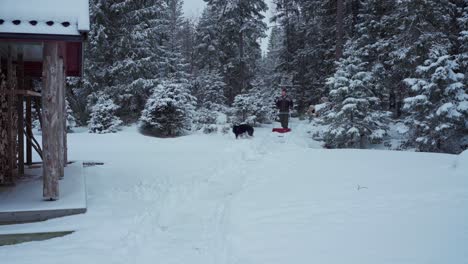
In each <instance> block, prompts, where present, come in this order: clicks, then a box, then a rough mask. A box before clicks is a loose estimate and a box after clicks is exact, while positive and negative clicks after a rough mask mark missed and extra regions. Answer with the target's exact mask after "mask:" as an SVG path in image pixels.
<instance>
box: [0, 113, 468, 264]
mask: <svg viewBox="0 0 468 264" xmlns="http://www.w3.org/2000/svg"><path fill="white" fill-rule="evenodd" d="M272 127H273V125H270V126H264V127H262V128H256V131H255V137H254V138H252V139H242V140H235V139H234V135H233V134H231V133H230V134H227V135H222V134H218V135H204V134H201V133H200V134H194V135H190V136H185V137H180V138H174V139H158V138H152V137H146V136H143V135H141V134H140V133H138V132H137V129H136V128H135V127H129V128H126V129H124V130H123V131H122V132H119V133H116V134H105V135H98V134H88V133H85V132H83V133H75V134H70V135H69V144H70V147H69V151H70V158H71V159H72V160H85V161H88V160H92V161H102V162H104V163H105V165H104V166H98V167H90V168H86V169H85V172H86V177H87V179H86V180H87V188H88V212H87V213H86V214H84V215H78V216H72V217H66V218H60V219H55V220H50V221H47V222H42V223H35V224H25V225H16V226H0V230H9V232H27V231H28V230H35V231H38V230H41V229H44V230H45V229H47V230H48V231H50V230H51V229H53V230H70V229H73V230H76V232H75V233H73V234H71V235H68V236H65V237H62V238H56V239H52V240H48V241H42V242H30V243H24V244H19V245H15V246H6V247H0V259H2V263H15V264H23V263H24V264H26V263H28V264H29V263H36V264H42V263H47V264H52V263H69V264H74V263H77V264H84V263H125V264H130V263H138V264H144V263H165V264H169V263H180V264H187V263H200V264H209V263H213V264H224V263H230V264H241V263H242V264H250V263H252V264H261V263H265V264H272V263H304V264H309V263H340V264H342V263H359V264H365V263H369V264H375V263H412V264H418V263H468V251H467V250H466V249H467V248H468V221H467V219H468V188H467V187H468V177H467V176H468V174H467V173H466V172H467V171H468V168H467V167H468V165H467V164H468V155H467V153H466V152H465V153H464V154H462V155H460V156H455V155H446V154H426V153H415V152H396V151H394V152H391V151H379V150H374V151H369V150H324V149H321V147H320V143H319V142H316V141H313V140H312V139H311V138H310V134H309V133H307V132H308V128H309V126H308V125H307V124H306V122H301V121H297V120H294V122H293V123H292V125H291V127H292V129H293V133H291V134H288V135H285V136H284V137H278V136H277V135H276V134H272V133H271V128H272ZM4 260H7V261H6V262H4Z"/></svg>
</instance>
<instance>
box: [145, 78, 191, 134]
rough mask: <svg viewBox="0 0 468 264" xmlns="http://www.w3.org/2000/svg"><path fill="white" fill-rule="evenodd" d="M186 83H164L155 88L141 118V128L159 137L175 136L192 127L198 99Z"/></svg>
mask: <svg viewBox="0 0 468 264" xmlns="http://www.w3.org/2000/svg"><path fill="white" fill-rule="evenodd" d="M187 87H188V85H187V84H186V83H163V84H161V85H159V86H158V87H157V88H156V89H154V91H153V93H152V95H151V97H150V98H149V99H148V101H147V102H146V106H145V109H144V110H143V112H142V115H141V118H140V130H141V131H142V132H143V133H146V134H150V135H153V136H158V137H175V136H181V135H183V134H185V133H186V132H187V131H189V130H190V129H191V125H192V120H193V116H194V110H195V104H196V99H195V98H194V97H193V96H192V95H190V91H189V90H188V88H187Z"/></svg>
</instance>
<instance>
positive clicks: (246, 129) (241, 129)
mask: <svg viewBox="0 0 468 264" xmlns="http://www.w3.org/2000/svg"><path fill="white" fill-rule="evenodd" d="M232 132H233V133H234V134H235V135H236V139H237V138H238V137H239V136H240V135H242V134H244V133H247V134H249V136H251V137H253V133H254V129H253V127H252V126H250V125H246V124H243V125H238V126H234V127H233V128H232Z"/></svg>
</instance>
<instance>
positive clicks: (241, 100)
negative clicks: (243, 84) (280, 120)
mask: <svg viewBox="0 0 468 264" xmlns="http://www.w3.org/2000/svg"><path fill="white" fill-rule="evenodd" d="M253 84H254V85H255V86H254V88H252V89H251V90H250V91H249V92H248V93H245V94H239V95H237V96H236V97H235V99H234V103H233V105H232V110H233V115H234V118H233V122H234V123H236V124H242V123H247V124H250V125H258V124H261V123H271V122H272V121H273V120H274V119H275V117H276V114H277V111H276V109H275V106H274V100H275V97H274V96H273V95H272V93H271V92H270V91H269V89H268V90H267V89H265V88H266V87H265V86H264V85H263V83H262V82H260V81H257V82H254V83H253Z"/></svg>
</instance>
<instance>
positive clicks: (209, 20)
mask: <svg viewBox="0 0 468 264" xmlns="http://www.w3.org/2000/svg"><path fill="white" fill-rule="evenodd" d="M219 30H220V28H219V25H218V24H217V19H216V17H215V14H214V12H213V9H211V8H209V7H207V8H205V9H204V11H203V14H202V16H201V17H200V21H199V22H198V25H197V29H196V33H195V34H196V37H195V41H196V46H195V64H196V67H197V70H199V71H205V72H212V71H218V72H219V70H220V68H221V67H220V62H219V60H220V47H219V41H220V35H219ZM202 74H203V73H199V75H202Z"/></svg>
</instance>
